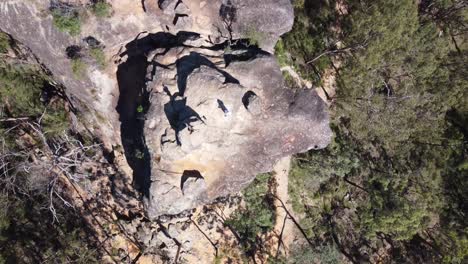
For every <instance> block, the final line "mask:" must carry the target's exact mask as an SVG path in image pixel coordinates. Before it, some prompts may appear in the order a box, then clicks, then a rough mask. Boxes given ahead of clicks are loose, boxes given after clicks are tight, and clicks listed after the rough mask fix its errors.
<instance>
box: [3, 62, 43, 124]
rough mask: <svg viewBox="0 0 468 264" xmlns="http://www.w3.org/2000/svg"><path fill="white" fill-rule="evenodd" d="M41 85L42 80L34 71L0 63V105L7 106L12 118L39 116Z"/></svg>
mask: <svg viewBox="0 0 468 264" xmlns="http://www.w3.org/2000/svg"><path fill="white" fill-rule="evenodd" d="M43 85H44V80H43V79H42V77H41V76H40V74H39V73H38V72H37V71H36V70H34V69H32V68H28V67H21V66H12V65H2V64H1V63H0V103H1V104H3V105H6V106H8V109H9V112H10V113H11V114H12V115H13V116H36V115H39V114H41V112H42V111H43V109H44V108H43V106H42V104H41V102H40V96H41V88H42V87H43Z"/></svg>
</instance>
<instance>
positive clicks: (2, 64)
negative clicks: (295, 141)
mask: <svg viewBox="0 0 468 264" xmlns="http://www.w3.org/2000/svg"><path fill="white" fill-rule="evenodd" d="M293 3H294V8H295V16H296V18H295V23H294V27H293V30H292V31H291V32H289V33H288V34H286V35H284V36H283V37H282V38H281V40H280V42H278V44H277V46H276V56H277V57H278V61H279V63H280V64H281V66H291V67H292V68H293V69H294V70H295V71H296V72H298V73H299V75H300V76H301V77H302V78H304V79H307V80H310V81H311V82H312V84H313V86H314V87H318V88H317V89H322V90H323V92H324V93H325V95H326V97H327V98H328V101H329V103H330V115H331V127H332V129H333V132H334V138H333V141H332V143H331V144H330V145H329V146H328V147H327V148H326V149H323V150H319V151H316V150H314V151H311V152H309V153H304V154H300V155H296V156H295V157H293V164H292V169H291V173H290V175H289V195H290V197H291V202H292V205H293V209H294V211H295V213H296V214H297V215H298V216H300V220H298V221H299V223H298V224H299V225H300V226H301V228H302V229H303V231H304V235H305V236H306V240H307V243H305V244H304V245H298V246H297V247H295V248H294V249H293V252H292V253H291V256H290V257H289V258H283V257H280V256H271V257H270V258H268V262H269V263H297V264H299V263H304V264H305V263H340V262H341V260H347V261H348V262H352V263H466V261H468V237H467V234H468V226H467V222H466V220H465V219H466V214H467V211H468V208H467V204H466V201H467V199H468V194H467V189H468V183H467V177H468V159H467V157H468V146H467V143H468V82H467V80H466V76H468V73H467V69H466V66H465V62H466V58H467V57H466V55H467V52H468V50H467V44H466V34H467V30H466V19H467V16H468V11H467V3H466V2H465V1H463V0H418V1H416V0H295V1H293ZM104 15H107V13H106V14H104ZM56 20H57V19H56ZM57 21H58V22H57ZM57 21H56V23H57V24H60V23H59V22H60V21H61V20H57ZM62 24H63V23H62ZM98 57H99V56H98ZM32 60H34V59H33V58H31V56H30V55H28V53H27V51H26V52H25V51H24V49H23V47H21V45H20V44H19V43H16V42H15V41H14V40H13V39H11V38H10V37H9V36H8V35H6V34H3V33H1V32H0V170H1V171H0V177H1V178H0V264H1V263H94V262H98V261H99V258H100V254H101V253H102V252H99V250H98V248H99V247H96V246H95V245H94V243H95V240H94V239H93V237H92V234H91V232H88V231H89V230H87V227H86V224H85V222H84V220H83V219H82V218H81V217H80V215H79V213H78V212H77V211H75V210H74V209H73V206H72V205H70V204H68V202H67V200H68V197H66V196H65V194H64V193H63V192H61V190H62V188H63V186H62V184H63V181H61V180H60V179H59V177H60V176H59V175H60V173H61V172H63V171H66V170H67V169H68V168H69V167H73V166H76V164H75V163H73V164H69V163H67V162H68V161H64V160H60V159H59V158H57V157H58V156H62V157H63V156H64V155H65V154H66V155H68V154H69V153H73V154H70V155H75V157H77V156H79V157H80V159H83V158H88V159H92V158H93V155H94V154H95V153H94V152H93V151H90V149H89V148H87V147H85V146H87V145H92V144H93V140H92V137H90V136H85V135H77V134H74V132H72V131H71V130H70V127H69V126H70V125H69V124H70V123H71V118H70V115H69V112H70V111H73V109H71V106H70V105H69V104H68V102H67V100H66V98H65V97H64V96H63V87H60V86H59V85H57V84H56V83H55V82H54V81H53V80H52V79H51V77H50V76H49V75H48V73H47V70H46V69H42V68H40V67H39V66H38V64H35V63H31V61H32ZM330 75H333V76H334V78H336V90H335V91H331V90H327V89H326V88H325V85H324V82H325V81H324V79H325V77H326V76H330ZM285 79H286V81H287V83H288V84H290V86H293V87H294V88H293V89H295V88H299V87H297V86H300V85H297V84H295V83H294V80H292V79H293V78H292V77H291V76H290V75H288V73H285ZM37 146H40V147H37ZM50 146H52V148H51V147H50ZM38 149H40V150H39V151H38ZM76 151H78V152H79V153H78V154H77V153H75V152H76ZM58 153H60V155H58ZM76 155H77V156H76ZM67 157H69V156H67ZM38 160H43V161H44V160H45V161H47V162H45V163H44V162H37V161H38ZM74 162H76V158H75V161H74ZM38 164H40V165H38ZM44 164H45V165H44ZM65 167H66V169H65ZM271 184H273V183H272V177H271V174H262V175H259V176H258V177H257V179H256V180H255V181H254V182H253V183H252V185H251V186H249V187H248V188H247V189H246V190H245V191H244V200H245V203H246V207H245V208H244V209H242V210H238V211H236V212H235V213H234V214H233V216H231V218H230V219H228V220H227V221H226V225H229V226H231V227H232V228H233V229H234V230H235V231H236V232H237V234H238V236H239V237H240V239H241V240H242V242H243V243H242V245H241V247H242V248H243V250H244V252H245V255H246V256H251V255H255V254H256V251H258V250H261V249H262V245H259V243H261V242H262V241H261V240H259V239H258V237H259V234H262V233H266V232H268V231H269V230H271V228H272V227H273V225H274V223H273V222H274V215H273V211H274V210H273V208H272V203H273V202H272V199H273V198H272V197H271V196H270V195H268V193H269V189H270V187H271ZM44 219H49V221H47V220H44ZM245 259H246V260H245V261H248V257H246V258H245Z"/></svg>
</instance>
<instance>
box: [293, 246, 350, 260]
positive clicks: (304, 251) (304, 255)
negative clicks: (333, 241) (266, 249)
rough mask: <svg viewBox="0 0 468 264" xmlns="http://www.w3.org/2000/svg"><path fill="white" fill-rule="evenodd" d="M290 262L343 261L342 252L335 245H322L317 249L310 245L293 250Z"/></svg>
mask: <svg viewBox="0 0 468 264" xmlns="http://www.w3.org/2000/svg"><path fill="white" fill-rule="evenodd" d="M288 263H291V264H309V263H320V264H338V263H341V254H340V252H339V251H338V249H337V248H336V246H334V245H326V246H321V247H319V248H317V249H312V248H310V247H303V248H297V249H295V250H293V252H292V254H291V256H290V259H289V261H288Z"/></svg>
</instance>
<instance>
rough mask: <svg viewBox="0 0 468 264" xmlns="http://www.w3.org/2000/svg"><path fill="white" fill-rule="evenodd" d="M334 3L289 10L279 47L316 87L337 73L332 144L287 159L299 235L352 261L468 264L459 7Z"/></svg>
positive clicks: (429, 2) (432, 2)
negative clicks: (328, 73)
mask: <svg viewBox="0 0 468 264" xmlns="http://www.w3.org/2000/svg"><path fill="white" fill-rule="evenodd" d="M416 2H418V3H419V5H418V4H417V3H416ZM342 3H343V4H344V7H345V9H346V12H342V11H338V10H337V9H336V8H335V7H336V1H321V0H316V1H302V2H300V1H297V2H296V15H297V17H296V22H295V25H294V28H293V31H292V32H290V33H288V34H287V35H285V36H284V37H283V39H282V41H281V42H280V43H279V44H278V47H277V53H278V56H279V61H280V63H282V64H290V65H293V66H294V67H295V68H296V69H298V71H299V72H300V73H301V74H302V75H303V76H304V77H307V78H309V79H312V80H314V81H315V82H314V83H315V84H316V85H319V84H320V83H321V74H322V73H323V71H324V70H325V69H327V68H333V67H334V65H333V64H334V63H333V62H336V61H341V63H342V64H341V67H339V69H338V70H337V80H338V87H337V91H336V96H335V97H334V98H331V99H332V102H333V103H332V106H331V118H332V128H333V131H334V133H335V136H334V140H333V143H332V144H331V145H330V146H329V147H328V148H327V149H324V150H320V151H313V152H310V153H306V154H303V155H298V156H296V157H295V159H294V164H293V170H292V172H291V175H290V195H291V196H292V200H293V203H294V209H295V210H296V211H297V212H299V213H303V214H304V215H305V217H304V219H302V221H301V225H302V226H303V228H304V229H306V230H307V233H308V234H307V235H308V237H309V238H310V239H312V241H314V243H316V245H317V246H321V245H333V244H334V245H336V246H337V247H338V248H339V250H340V251H341V253H342V254H343V255H344V256H345V257H346V258H347V259H348V260H350V261H352V262H354V263H364V262H378V261H383V262H384V263H466V261H467V260H468V238H467V225H466V220H465V219H466V214H467V207H466V201H467V198H468V197H467V192H466V190H467V175H468V166H467V164H468V160H467V154H468V153H467V151H468V149H467V137H468V134H467V132H468V127H467V124H468V122H467V118H468V101H467V98H468V87H467V86H468V85H467V81H466V76H467V72H466V66H465V63H466V55H467V50H466V42H465V41H466V17H467V10H466V2H464V1H458V0H453V1H450V0H425V1H412V0H398V1H396V0H390V1H389V0H385V1H383V0H378V1H375V0H373V1H368V0H364V1H362V0H361V1H357V0H356V1H354V0H347V1H342ZM337 43H341V44H340V45H337ZM384 248H386V249H385V250H383V251H382V249H384ZM306 249H307V250H310V249H309V247H306ZM379 250H380V251H379ZM378 251H379V252H378ZM300 252H301V251H300ZM364 252H366V253H364ZM382 252H384V253H382ZM306 253H307V252H304V251H302V253H298V254H306Z"/></svg>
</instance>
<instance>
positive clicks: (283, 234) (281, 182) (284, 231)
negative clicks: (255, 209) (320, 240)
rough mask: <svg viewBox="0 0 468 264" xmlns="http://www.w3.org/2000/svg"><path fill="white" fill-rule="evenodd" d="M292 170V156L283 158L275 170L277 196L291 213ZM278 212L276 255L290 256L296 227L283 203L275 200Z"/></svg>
mask: <svg viewBox="0 0 468 264" xmlns="http://www.w3.org/2000/svg"><path fill="white" fill-rule="evenodd" d="M290 169H291V156H288V157H285V158H282V159H281V160H279V161H278V162H277V163H276V165H275V166H274V168H273V171H274V173H275V179H276V182H277V184H278V186H277V189H276V196H277V197H278V198H279V199H280V200H281V201H283V203H284V204H285V205H286V208H287V209H288V211H289V212H293V210H292V207H291V205H290V204H289V203H288V201H289V194H288V178H289V171H290ZM275 206H276V208H277V210H276V224H275V227H274V231H273V232H274V233H275V236H276V239H275V243H276V245H277V247H276V249H275V251H274V252H273V253H274V255H275V254H277V251H279V252H281V253H282V254H283V255H286V256H287V254H288V252H289V250H290V247H291V246H292V243H293V242H294V241H295V240H296V238H297V235H298V233H297V232H296V231H297V230H296V227H295V226H294V223H293V222H292V221H291V219H290V218H289V217H288V215H287V214H286V211H285V210H284V209H283V208H282V207H281V202H280V201H278V200H275Z"/></svg>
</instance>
